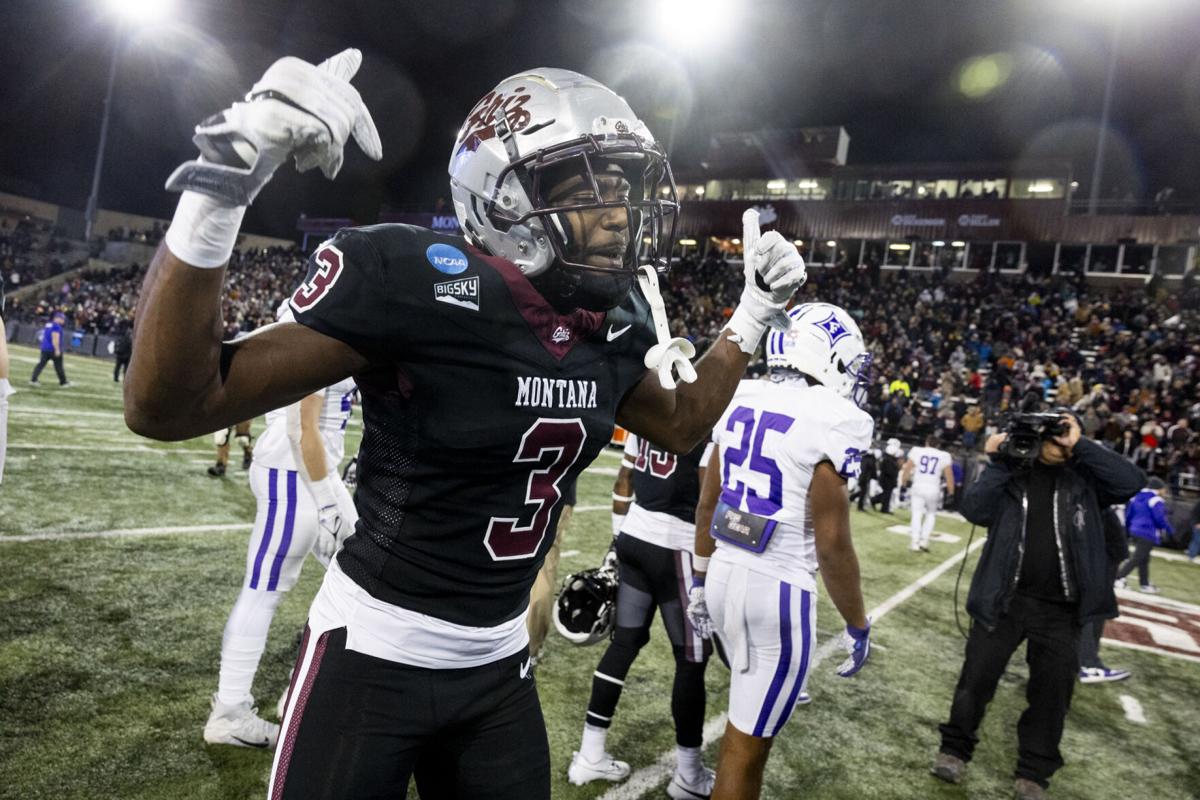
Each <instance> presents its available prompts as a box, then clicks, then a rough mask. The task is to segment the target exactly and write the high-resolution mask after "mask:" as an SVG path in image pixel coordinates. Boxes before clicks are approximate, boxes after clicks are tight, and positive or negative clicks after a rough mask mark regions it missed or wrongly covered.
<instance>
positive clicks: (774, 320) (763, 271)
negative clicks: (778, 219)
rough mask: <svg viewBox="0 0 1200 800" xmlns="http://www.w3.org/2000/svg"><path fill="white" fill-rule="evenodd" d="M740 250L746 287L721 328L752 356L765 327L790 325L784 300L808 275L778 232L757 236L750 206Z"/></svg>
mask: <svg viewBox="0 0 1200 800" xmlns="http://www.w3.org/2000/svg"><path fill="white" fill-rule="evenodd" d="M742 250H743V253H744V256H743V258H744V271H745V275H746V287H745V288H744V289H743V290H742V298H741V300H740V301H739V302H738V307H737V309H736V310H735V311H734V312H733V316H732V317H730V319H729V324H728V325H726V326H725V327H727V328H728V329H729V330H730V332H731V333H733V339H734V342H735V343H736V344H737V346H738V347H739V348H740V349H741V351H742V352H743V353H747V354H751V355H752V354H753V353H754V351H755V350H756V349H758V343H759V342H760V341H761V340H762V337H763V334H764V333H766V331H767V328H768V327H772V328H775V329H776V330H781V331H785V330H787V329H788V327H789V326H790V325H791V320H790V319H789V318H788V315H787V304H788V301H789V300H791V299H792V295H793V294H795V292H796V290H797V289H799V288H800V287H801V286H803V285H804V281H805V280H807V278H808V275H807V273H806V272H805V269H804V259H803V258H801V257H800V251H798V250H797V249H796V245H794V244H792V243H791V242H789V241H788V240H787V239H784V238H783V236H781V235H780V234H779V232H778V231H771V232H769V233H767V234H766V235H765V236H760V234H759V230H758V211H757V210H755V209H753V208H751V209H747V210H746V211H745V213H743V214H742Z"/></svg>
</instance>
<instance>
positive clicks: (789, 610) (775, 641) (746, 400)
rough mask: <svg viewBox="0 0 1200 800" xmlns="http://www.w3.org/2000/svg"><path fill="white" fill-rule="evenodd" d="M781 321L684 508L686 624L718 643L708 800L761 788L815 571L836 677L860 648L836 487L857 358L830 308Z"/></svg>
mask: <svg viewBox="0 0 1200 800" xmlns="http://www.w3.org/2000/svg"><path fill="white" fill-rule="evenodd" d="M788 316H790V317H791V319H792V323H791V327H789V328H788V330H787V331H785V332H782V333H780V332H772V333H771V334H769V335H768V337H767V364H768V365H769V366H770V367H771V369H772V374H771V380H770V381H743V382H742V384H741V385H740V386H739V387H738V390H737V392H736V393H735V394H734V397H733V400H732V402H731V403H730V405H729V408H728V409H727V410H726V411H725V414H724V416H722V417H721V420H720V421H719V422H718V423H717V425H716V427H715V428H714V429H713V441H714V442H715V443H716V445H717V447H716V452H715V453H714V454H713V456H712V460H711V461H710V462H709V466H708V470H707V473H706V475H705V480H704V484H703V487H702V488H701V493H700V503H699V505H698V507H697V509H696V554H697V556H698V558H697V560H696V562H695V570H696V573H697V574H696V577H695V578H694V580H693V588H692V592H691V602H690V604H689V606H688V616H689V618H691V619H692V623H693V625H694V626H695V627H696V628H697V630H700V631H701V632H705V631H712V632H715V633H716V634H717V635H718V636H719V637H720V640H721V642H722V643H723V644H724V647H725V652H726V654H727V655H728V658H729V662H730V671H731V678H730V687H729V723H728V725H726V728H725V736H724V739H723V740H722V742H721V755H720V760H719V762H718V765H717V779H716V785H715V786H714V789H713V793H712V797H713V798H714V800H716V798H726V799H728V798H739V800H742V799H744V798H753V797H758V795H759V792H760V791H761V788H762V774H763V768H764V767H765V766H766V761H767V756H768V754H769V753H770V749H771V742H772V737H774V736H775V735H776V734H777V733H779V731H780V730H781V729H782V728H783V725H784V723H786V722H787V720H788V717H789V715H790V714H791V713H792V709H793V708H794V707H795V704H796V701H797V698H798V697H799V696H800V693H801V692H802V691H803V690H804V685H805V682H806V680H807V678H808V674H809V668H810V666H811V664H812V660H813V653H814V645H815V643H816V611H817V600H816V590H817V584H816V579H815V574H816V571H817V568H818V567H820V570H821V575H822V577H823V579H824V583H825V587H826V589H827V590H828V591H829V596H830V599H831V600H833V604H834V606H835V607H836V608H837V610H838V612H839V613H840V614H841V615H842V617H843V618H844V619H845V621H846V639H845V644H846V647H847V650H848V651H849V653H850V655H849V657H848V658H847V659H846V660H845V662H844V663H843V664H842V665H841V666H840V667H839V668H838V674H839V675H841V676H843V677H850V676H851V675H854V674H855V673H856V672H858V670H859V669H861V668H862V666H863V664H865V663H866V660H867V657H868V655H869V653H870V621H869V620H868V619H867V617H866V611H865V609H864V606H863V599H862V589H861V586H860V581H859V569H858V557H857V556H856V554H855V552H854V544H853V542H852V541H851V537H850V501H849V497H848V495H847V491H846V481H847V480H848V479H849V478H850V477H853V476H855V475H856V474H857V472H858V469H859V461H860V459H861V456H862V453H863V451H865V450H866V449H867V448H868V447H870V445H871V434H872V430H873V428H874V423H873V421H872V420H871V417H870V416H868V415H867V413H866V412H864V411H863V410H862V409H861V408H860V404H861V403H862V402H864V401H865V400H866V388H867V386H868V385H869V381H870V363H871V356H870V355H869V354H868V353H867V352H866V348H865V346H864V344H863V339H862V334H861V333H860V332H859V330H858V326H857V325H856V324H855V322H854V320H853V319H851V318H850V315H849V314H847V313H846V312H845V311H844V310H842V309H841V308H838V307H837V306H833V305H829V304H826V303H808V304H804V305H801V306H797V307H796V308H793V309H792V310H791V311H789V312H788ZM714 537H715V542H714ZM714 548H715V554H714ZM709 554H712V562H711V564H706V563H705V562H706V559H705V558H704V556H706V555H709ZM706 567H707V574H704V570H705V568H706ZM710 613H711V618H710V617H709V614H710Z"/></svg>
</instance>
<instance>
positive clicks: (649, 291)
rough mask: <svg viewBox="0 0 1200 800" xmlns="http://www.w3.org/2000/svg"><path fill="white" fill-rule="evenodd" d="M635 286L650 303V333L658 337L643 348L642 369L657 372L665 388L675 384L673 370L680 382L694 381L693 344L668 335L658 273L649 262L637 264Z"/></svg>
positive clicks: (670, 388)
mask: <svg viewBox="0 0 1200 800" xmlns="http://www.w3.org/2000/svg"><path fill="white" fill-rule="evenodd" d="M638 286H640V287H641V289H642V294H643V295H645V296H646V301H647V302H648V303H649V304H650V316H651V318H652V319H653V320H654V334H655V336H656V337H657V338H658V344H656V345H654V346H653V347H651V348H650V349H649V350H647V351H646V358H645V364H646V369H650V370H654V371H655V372H656V373H658V382H659V383H660V384H661V385H662V387H663V388H664V389H666V390H668V391H670V390H672V389H674V388H675V386H676V381H675V374H676V373H678V375H679V380H681V381H683V382H684V383H692V382H694V381H695V380H696V368H695V367H693V366H692V359H693V358H695V356H696V346H695V345H693V344H692V343H691V342H689V341H688V340H687V339H684V338H682V337H675V338H674V339H672V338H671V328H670V326H669V325H668V324H667V307H666V304H665V303H663V299H662V293H661V292H659V290H658V272H657V271H655V269H654V267H652V266H650V265H649V264H643V265H642V266H640V267H638Z"/></svg>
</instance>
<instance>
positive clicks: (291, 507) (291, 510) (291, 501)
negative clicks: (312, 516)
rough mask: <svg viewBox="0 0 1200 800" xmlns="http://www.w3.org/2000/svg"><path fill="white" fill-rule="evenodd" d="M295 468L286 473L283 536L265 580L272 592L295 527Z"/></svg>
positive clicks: (276, 584)
mask: <svg viewBox="0 0 1200 800" xmlns="http://www.w3.org/2000/svg"><path fill="white" fill-rule="evenodd" d="M297 475H298V473H297V472H296V471H295V470H288V473H287V511H286V512H285V513H284V517H283V538H282V539H281V540H280V542H279V549H278V550H276V551H275V560H274V561H273V562H271V579H270V580H269V581H268V582H267V591H268V592H273V591H275V588H276V587H277V586H279V572H280V570H282V569H283V560H284V559H285V558H287V554H288V548H289V547H291V544H292V531H293V530H294V529H295V527H296V476H297Z"/></svg>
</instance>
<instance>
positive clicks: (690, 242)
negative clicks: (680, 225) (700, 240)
mask: <svg viewBox="0 0 1200 800" xmlns="http://www.w3.org/2000/svg"><path fill="white" fill-rule="evenodd" d="M679 246H680V247H695V246H696V240H695V239H680V240H679Z"/></svg>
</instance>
